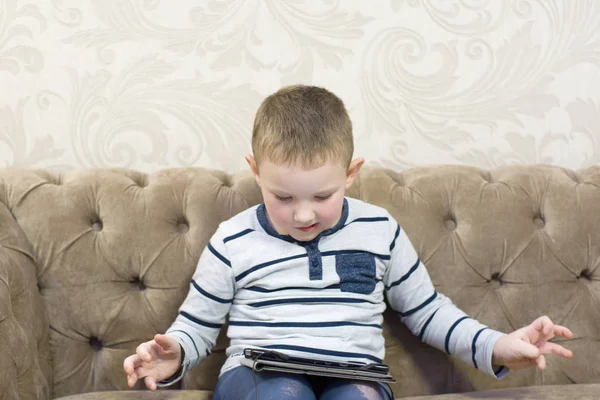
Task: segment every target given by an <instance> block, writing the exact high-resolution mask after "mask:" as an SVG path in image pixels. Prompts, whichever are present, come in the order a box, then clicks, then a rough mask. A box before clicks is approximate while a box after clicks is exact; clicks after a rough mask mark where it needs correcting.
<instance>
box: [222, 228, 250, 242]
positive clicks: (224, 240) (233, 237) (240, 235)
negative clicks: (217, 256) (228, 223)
mask: <svg viewBox="0 0 600 400" xmlns="http://www.w3.org/2000/svg"><path fill="white" fill-rule="evenodd" d="M250 232H254V229H245V230H243V231H241V232H239V233H236V234H235V235H231V236H227V237H226V238H225V239H223V243H227V242H229V241H231V240H233V239H237V238H239V237H242V236H244V235H247V234H249V233H250Z"/></svg>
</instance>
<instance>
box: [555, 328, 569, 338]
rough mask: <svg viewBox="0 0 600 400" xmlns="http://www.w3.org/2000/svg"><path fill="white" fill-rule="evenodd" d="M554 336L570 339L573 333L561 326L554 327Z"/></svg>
mask: <svg viewBox="0 0 600 400" xmlns="http://www.w3.org/2000/svg"><path fill="white" fill-rule="evenodd" d="M554 335H555V336H561V337H564V338H568V339H570V338H572V337H573V332H571V330H570V329H569V328H566V327H564V326H562V325H554Z"/></svg>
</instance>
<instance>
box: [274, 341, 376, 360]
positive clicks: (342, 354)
mask: <svg viewBox="0 0 600 400" xmlns="http://www.w3.org/2000/svg"><path fill="white" fill-rule="evenodd" d="M262 348H265V349H276V350H295V351H302V352H305V353H313V354H321V355H325V356H334V357H345V358H366V359H367V360H371V361H374V362H376V363H381V362H382V361H383V360H381V359H380V358H377V357H374V356H372V355H370V354H363V353H350V352H347V351H333V350H323V349H315V348H313V347H304V346H292V345H284V344H282V345H271V346H262Z"/></svg>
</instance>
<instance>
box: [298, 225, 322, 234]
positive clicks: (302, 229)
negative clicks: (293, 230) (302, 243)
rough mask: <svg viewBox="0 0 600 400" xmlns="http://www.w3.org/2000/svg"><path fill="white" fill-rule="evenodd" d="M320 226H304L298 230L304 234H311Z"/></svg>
mask: <svg viewBox="0 0 600 400" xmlns="http://www.w3.org/2000/svg"><path fill="white" fill-rule="evenodd" d="M318 225H319V224H318V223H316V224H312V225H308V226H303V227H301V228H298V230H301V231H302V232H311V231H313V230H315V229H317V226H318Z"/></svg>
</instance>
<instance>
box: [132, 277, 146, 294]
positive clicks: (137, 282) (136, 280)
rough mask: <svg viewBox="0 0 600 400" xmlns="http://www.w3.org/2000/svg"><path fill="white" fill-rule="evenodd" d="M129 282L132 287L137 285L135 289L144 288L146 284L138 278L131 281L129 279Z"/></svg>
mask: <svg viewBox="0 0 600 400" xmlns="http://www.w3.org/2000/svg"><path fill="white" fill-rule="evenodd" d="M131 284H132V285H133V286H134V287H137V289H138V290H140V291H142V290H146V285H145V284H144V282H143V281H142V280H141V279H140V278H135V279H134V280H133V281H131Z"/></svg>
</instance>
